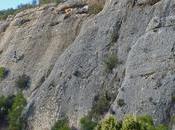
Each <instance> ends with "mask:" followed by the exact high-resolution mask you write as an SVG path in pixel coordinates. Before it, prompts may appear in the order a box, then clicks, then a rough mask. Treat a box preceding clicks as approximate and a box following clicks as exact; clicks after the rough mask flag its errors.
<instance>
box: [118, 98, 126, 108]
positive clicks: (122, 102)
mask: <svg viewBox="0 0 175 130" xmlns="http://www.w3.org/2000/svg"><path fill="white" fill-rule="evenodd" d="M117 104H118V106H120V107H122V106H124V105H125V101H124V100H123V99H118V100H117Z"/></svg>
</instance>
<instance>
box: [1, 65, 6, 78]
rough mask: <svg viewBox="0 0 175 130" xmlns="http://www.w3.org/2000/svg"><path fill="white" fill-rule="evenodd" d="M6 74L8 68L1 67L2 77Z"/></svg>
mask: <svg viewBox="0 0 175 130" xmlns="http://www.w3.org/2000/svg"><path fill="white" fill-rule="evenodd" d="M5 76H6V69H5V68H4V67H0V79H3V78H5Z"/></svg>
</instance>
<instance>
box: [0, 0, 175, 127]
mask: <svg viewBox="0 0 175 130" xmlns="http://www.w3.org/2000/svg"><path fill="white" fill-rule="evenodd" d="M85 6H86V5H84V4H81V3H79V2H78V4H77V1H76V0H75V1H71V0H70V1H68V2H65V3H62V4H61V5H58V6H56V5H52V4H51V5H46V6H43V7H38V8H35V9H30V10H26V11H23V12H21V13H19V14H17V15H16V16H15V17H14V18H12V19H10V20H9V21H5V22H2V23H0V50H2V51H1V52H2V53H1V55H0V65H1V66H5V67H6V68H8V69H9V71H10V72H9V75H8V77H7V78H6V79H4V80H3V81H1V83H0V90H1V91H0V94H1V95H2V94H4V95H7V94H12V93H15V92H16V91H17V88H16V87H15V80H16V78H17V77H18V76H19V75H21V74H23V73H25V74H27V75H29V76H30V77H31V87H30V88H29V89H28V90H25V91H24V93H25V95H26V97H27V99H28V106H27V108H26V111H25V114H26V116H27V120H28V129H29V130H43V129H44V130H49V129H50V128H51V126H52V125H53V124H54V122H55V121H56V120H57V119H58V118H60V117H62V116H65V115H67V116H68V117H69V120H70V125H71V126H78V122H79V119H80V118H81V117H82V116H84V115H85V114H86V113H87V112H88V111H89V110H90V109H91V107H92V102H93V100H94V97H95V96H96V95H97V94H99V93H101V92H102V91H108V92H110V93H112V94H114V95H117V97H116V100H115V101H114V103H113V104H112V106H111V109H112V110H113V111H115V114H116V116H117V117H118V118H122V117H123V116H124V115H125V114H128V113H130V114H149V115H152V116H153V118H154V120H155V123H159V122H168V121H169V119H170V115H174V114H175V111H174V108H175V104H174V102H172V96H174V95H175V71H174V69H175V36H174V35H175V33H174V31H175V30H174V28H175V10H174V7H175V1H174V0H153V1H150V0H107V1H106V3H105V6H104V9H103V10H102V11H101V12H100V13H99V14H97V15H91V16H90V15H88V14H87V13H88V12H86V11H85V12H83V13H82V12H81V10H82V9H83V8H85V9H87V8H86V7H85ZM80 12H81V13H80ZM114 38H115V41H114ZM14 52H16V55H17V57H18V58H17V59H14V57H13V56H14ZM111 53H112V54H115V55H116V57H117V59H118V64H117V66H116V67H115V68H114V69H113V71H112V72H111V73H106V72H105V67H104V60H106V58H107V57H108V55H109V54H111ZM21 57H22V58H21ZM119 100H123V101H124V103H125V104H124V105H123V106H119V105H118V101H119Z"/></svg>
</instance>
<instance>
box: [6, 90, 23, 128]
mask: <svg viewBox="0 0 175 130" xmlns="http://www.w3.org/2000/svg"><path fill="white" fill-rule="evenodd" d="M25 105H26V100H25V98H24V96H23V94H22V93H21V92H20V93H18V94H17V95H16V97H15V98H14V102H13V105H12V108H11V109H10V111H9V113H8V118H9V121H8V123H9V130H22V126H23V120H22V117H21V114H22V111H23V109H24V107H25Z"/></svg>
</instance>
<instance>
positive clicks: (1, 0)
mask: <svg viewBox="0 0 175 130" xmlns="http://www.w3.org/2000/svg"><path fill="white" fill-rule="evenodd" d="M31 2H32V0H0V10H2V9H8V8H16V7H17V6H18V5H19V4H20V3H23V4H25V3H31Z"/></svg>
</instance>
